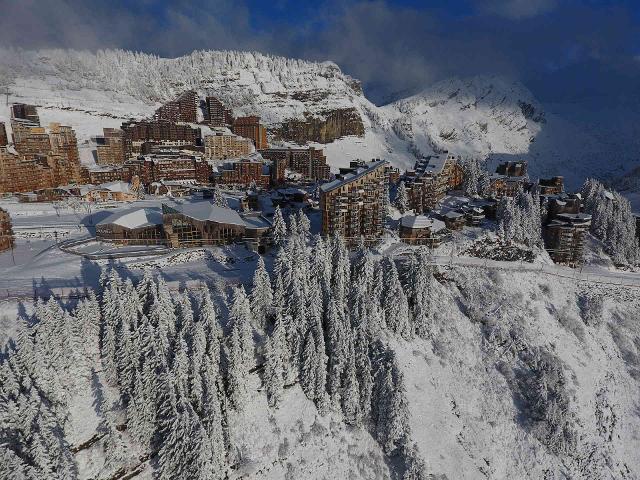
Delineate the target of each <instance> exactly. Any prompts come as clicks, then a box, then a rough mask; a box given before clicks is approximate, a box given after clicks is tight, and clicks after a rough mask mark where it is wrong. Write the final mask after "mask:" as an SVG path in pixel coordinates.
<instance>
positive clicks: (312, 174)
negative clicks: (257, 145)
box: [260, 147, 331, 182]
mask: <svg viewBox="0 0 640 480" xmlns="http://www.w3.org/2000/svg"><path fill="white" fill-rule="evenodd" d="M260 154H261V155H262V157H263V158H265V159H267V160H271V161H272V162H274V164H276V165H275V167H276V170H280V169H282V170H284V168H288V169H289V170H292V171H294V172H296V173H299V174H300V175H302V177H303V178H304V179H305V180H307V181H311V182H318V181H326V180H329V179H330V178H331V168H330V167H329V165H327V157H326V156H325V155H324V152H323V150H322V149H316V148H313V147H309V148H268V149H265V150H260ZM282 164H284V165H282ZM282 180H284V172H283V176H282Z"/></svg>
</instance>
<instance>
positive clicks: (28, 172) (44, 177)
mask: <svg viewBox="0 0 640 480" xmlns="http://www.w3.org/2000/svg"><path fill="white" fill-rule="evenodd" d="M53 186H54V181H53V172H52V171H51V168H50V167H49V165H48V164H47V163H46V161H45V162H44V163H43V162H42V161H41V160H36V159H25V158H24V157H22V156H20V155H16V154H14V153H12V152H10V151H9V150H8V148H7V147H0V193H12V192H31V191H34V190H40V189H43V188H50V187H53Z"/></svg>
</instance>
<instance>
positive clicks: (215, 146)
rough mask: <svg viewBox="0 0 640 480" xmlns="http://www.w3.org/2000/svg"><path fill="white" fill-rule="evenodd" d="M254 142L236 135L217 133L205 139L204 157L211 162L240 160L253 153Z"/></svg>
mask: <svg viewBox="0 0 640 480" xmlns="http://www.w3.org/2000/svg"><path fill="white" fill-rule="evenodd" d="M253 149H254V148H253V142H252V141H251V139H249V138H244V137H241V136H240V135H235V134H231V135H229V134H225V133H222V132H216V134H215V135H206V136H205V137H204V155H205V157H206V158H208V159H211V160H226V159H227V158H240V157H244V156H247V155H249V154H250V153H251V152H253Z"/></svg>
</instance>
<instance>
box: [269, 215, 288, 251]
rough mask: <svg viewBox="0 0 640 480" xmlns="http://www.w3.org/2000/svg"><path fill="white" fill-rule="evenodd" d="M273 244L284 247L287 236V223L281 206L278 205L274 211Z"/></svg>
mask: <svg viewBox="0 0 640 480" xmlns="http://www.w3.org/2000/svg"><path fill="white" fill-rule="evenodd" d="M272 230H273V244H274V245H275V246H276V247H282V246H283V245H284V242H285V239H286V238H287V224H286V223H285V221H284V217H283V216H282V211H281V210H280V207H279V206H277V205H276V208H275V210H274V211H273V229H272Z"/></svg>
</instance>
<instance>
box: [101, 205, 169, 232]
mask: <svg viewBox="0 0 640 480" xmlns="http://www.w3.org/2000/svg"><path fill="white" fill-rule="evenodd" d="M112 224H113V225H120V226H121V227H124V228H128V229H130V230H132V229H135V228H144V227H153V226H156V225H162V212H161V211H160V209H159V208H132V209H128V210H124V211H120V212H115V213H113V214H111V215H109V216H108V217H107V218H105V219H104V220H102V221H101V222H99V223H98V225H112Z"/></svg>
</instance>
